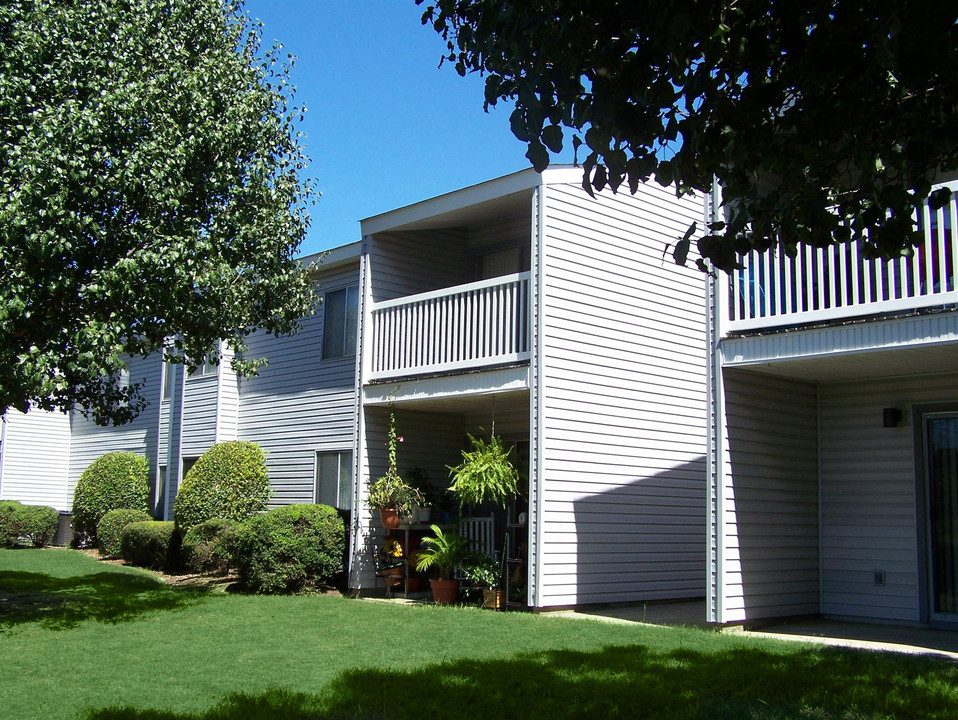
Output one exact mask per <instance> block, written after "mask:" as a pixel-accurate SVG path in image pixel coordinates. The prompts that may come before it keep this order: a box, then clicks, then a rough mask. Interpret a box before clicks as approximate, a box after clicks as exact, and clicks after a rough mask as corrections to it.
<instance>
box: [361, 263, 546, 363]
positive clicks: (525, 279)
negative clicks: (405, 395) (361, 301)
mask: <svg viewBox="0 0 958 720" xmlns="http://www.w3.org/2000/svg"><path fill="white" fill-rule="evenodd" d="M529 305H530V303H529V273H528V272H522V273H516V274H513V275H504V276H502V277H496V278H492V279H490V280H482V281H479V282H474V283H468V284H466V285H457V286H455V287H450V288H444V289H442V290H436V291H433V292H426V293H420V294H418V295H409V296H406V297H401V298H397V299H395V300H387V301H384V302H378V303H373V304H371V306H370V320H371V330H370V345H371V352H370V354H369V361H368V362H369V366H368V371H367V373H366V377H367V378H368V379H369V380H382V379H387V378H397V377H406V376H413V375H428V374H434V373H444V372H454V371H463V370H472V369H479V368H484V367H494V366H497V365H504V364H509V363H517V362H526V361H528V360H529V336H530V333H529Z"/></svg>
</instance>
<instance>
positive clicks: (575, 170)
mask: <svg viewBox="0 0 958 720" xmlns="http://www.w3.org/2000/svg"><path fill="white" fill-rule="evenodd" d="M582 177H583V170H582V167H581V166H577V165H551V166H549V167H548V168H546V169H545V170H543V171H542V184H543V185H582Z"/></svg>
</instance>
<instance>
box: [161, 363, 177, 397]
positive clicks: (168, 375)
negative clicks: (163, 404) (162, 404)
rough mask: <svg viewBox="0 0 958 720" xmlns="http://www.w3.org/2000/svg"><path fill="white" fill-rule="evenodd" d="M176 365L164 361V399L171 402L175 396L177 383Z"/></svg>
mask: <svg viewBox="0 0 958 720" xmlns="http://www.w3.org/2000/svg"><path fill="white" fill-rule="evenodd" d="M175 378H176V364H175V363H171V362H170V361H169V360H166V359H164V360H163V399H164V400H169V399H170V398H171V397H172V396H173V383H174V382H176V380H175Z"/></svg>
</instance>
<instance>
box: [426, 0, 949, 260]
mask: <svg viewBox="0 0 958 720" xmlns="http://www.w3.org/2000/svg"><path fill="white" fill-rule="evenodd" d="M416 1H417V3H420V4H421V3H422V2H423V1H424V0H416ZM956 20H958V4H956V3H945V2H940V3H927V2H917V1H916V2H909V1H907V0H801V1H798V0H736V1H735V2H730V1H728V0H726V1H725V2H712V1H711V0H708V1H706V0H647V1H644V2H637V1H635V0H592V1H590V2H582V1H581V0H534V1H530V2H520V1H519V0H513V1H511V2H510V1H508V0H432V4H430V5H429V6H428V7H427V8H426V10H425V13H424V15H423V23H424V24H425V23H431V24H432V25H433V26H434V27H435V29H436V30H437V31H438V32H439V33H440V34H442V36H443V37H444V38H445V39H446V40H447V43H448V54H447V55H446V57H445V58H444V60H446V61H449V62H451V63H453V64H454V65H455V67H456V69H457V70H458V72H459V73H460V74H462V75H464V74H466V73H468V72H482V73H484V74H485V76H486V84H485V102H486V106H487V107H488V106H490V105H495V104H496V103H497V102H499V101H500V100H512V101H515V110H514V111H513V112H512V115H511V118H510V119H511V125H512V131H513V133H514V134H515V135H516V137H517V138H519V139H520V140H523V141H525V142H527V143H528V153H527V157H528V158H529V160H530V161H531V162H532V164H533V165H534V166H535V167H536V168H537V169H540V170H541V169H543V168H545V167H546V166H547V165H548V164H549V159H550V151H551V152H553V153H557V152H559V151H561V149H562V146H563V142H564V139H565V136H566V133H567V132H568V133H569V134H571V142H572V144H573V145H574V146H575V149H576V152H577V154H578V155H579V158H580V159H581V160H582V161H583V166H584V171H585V177H584V185H585V187H586V188H587V189H589V190H590V192H591V191H592V189H593V188H594V189H601V188H603V187H611V188H613V189H617V188H619V187H620V186H621V185H623V184H628V186H629V187H630V188H631V189H632V191H633V192H634V191H635V189H636V187H637V185H638V183H640V182H643V181H646V180H648V179H649V178H652V177H654V178H655V180H657V181H659V182H660V183H662V184H674V186H675V188H676V190H677V191H678V192H679V193H686V192H690V191H703V192H704V191H707V190H708V189H709V188H710V186H711V183H712V180H713V177H715V178H717V179H718V181H719V183H720V186H721V188H722V193H723V202H724V210H725V218H726V220H727V222H722V223H715V224H712V225H710V226H709V227H708V228H706V229H705V230H704V232H701V234H700V235H699V236H698V238H697V239H698V249H699V251H700V252H701V254H702V256H704V257H706V258H708V259H710V260H711V261H712V262H713V263H714V264H715V265H716V266H718V267H720V268H725V269H728V268H730V267H732V266H734V265H735V263H736V253H738V252H743V251H745V250H747V249H750V248H759V249H763V248H768V247H770V246H772V245H774V244H776V243H777V242H779V239H780V241H781V242H782V244H783V246H784V248H785V250H786V251H794V248H795V246H796V244H797V243H799V242H807V243H811V244H814V245H819V246H820V245H826V244H830V243H835V242H844V241H848V240H850V239H855V240H860V241H862V242H863V243H864V245H865V248H866V251H870V252H872V253H873V254H875V255H882V256H886V257H890V256H894V255H897V254H899V253H902V252H906V253H907V252H909V250H910V247H911V244H912V243H913V242H914V241H915V240H916V239H917V234H916V227H915V224H914V222H913V221H912V212H913V210H914V209H915V207H916V206H917V205H919V204H920V203H921V202H922V201H923V200H924V199H925V198H928V197H929V195H930V196H931V197H932V204H933V205H935V206H938V205H939V204H941V203H943V202H945V201H946V200H947V196H948V191H947V190H941V191H935V192H932V182H933V180H934V178H936V177H942V176H947V175H948V174H949V173H951V174H952V175H954V171H955V170H958V25H956ZM691 241H692V235H691V233H690V235H689V236H687V237H686V238H685V239H684V241H682V242H679V243H678V244H677V248H676V252H675V255H676V259H677V260H679V261H681V262H684V261H685V259H686V255H687V253H688V250H689V245H690V242H691ZM700 264H701V263H700Z"/></svg>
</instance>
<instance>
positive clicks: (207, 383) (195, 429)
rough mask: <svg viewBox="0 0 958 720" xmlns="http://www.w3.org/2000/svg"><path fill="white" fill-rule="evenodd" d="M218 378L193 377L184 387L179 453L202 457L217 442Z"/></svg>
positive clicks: (210, 376) (206, 376)
mask: <svg viewBox="0 0 958 720" xmlns="http://www.w3.org/2000/svg"><path fill="white" fill-rule="evenodd" d="M218 384H219V381H218V377H217V375H216V374H213V375H193V376H192V377H188V378H187V379H186V383H185V386H184V388H183V416H182V423H183V429H182V438H181V441H180V454H181V455H183V456H187V455H196V456H199V455H202V454H203V453H204V452H206V450H208V449H209V448H210V446H211V445H212V444H213V443H214V442H216V413H217V399H218V392H217V390H218Z"/></svg>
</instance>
